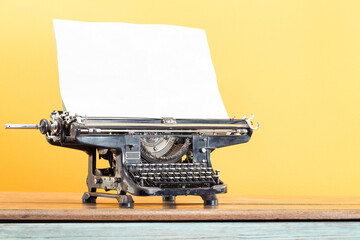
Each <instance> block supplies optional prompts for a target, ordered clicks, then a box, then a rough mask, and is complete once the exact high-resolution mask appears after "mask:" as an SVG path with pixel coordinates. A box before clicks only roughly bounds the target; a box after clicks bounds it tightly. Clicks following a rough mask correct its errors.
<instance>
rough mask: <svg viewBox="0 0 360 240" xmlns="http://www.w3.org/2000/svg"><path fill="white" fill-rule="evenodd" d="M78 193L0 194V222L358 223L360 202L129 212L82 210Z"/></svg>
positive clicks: (275, 202)
mask: <svg viewBox="0 0 360 240" xmlns="http://www.w3.org/2000/svg"><path fill="white" fill-rule="evenodd" d="M81 197H82V193H45V192H0V221H24V222H26V221H253V220H360V197H295V196H292V197H290V196H287V197H286V196H233V195H227V194H223V195H218V199H219V206H217V207H211V208H209V207H204V206H203V201H202V199H201V198H200V197H198V196H178V197H177V198H176V204H163V203H162V199H161V197H134V201H135V206H134V208H133V209H123V208H119V207H118V204H117V201H116V200H114V199H107V198H98V199H97V203H96V204H82V203H81Z"/></svg>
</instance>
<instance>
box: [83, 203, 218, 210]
mask: <svg viewBox="0 0 360 240" xmlns="http://www.w3.org/2000/svg"><path fill="white" fill-rule="evenodd" d="M82 206H83V207H82V208H83V209H104V208H106V209H117V208H119V205H118V204H116V203H97V204H82ZM119 209H121V208H119ZM125 209H126V208H125ZM133 209H217V206H204V205H203V204H201V203H144V202H142V203H135V205H134V207H133Z"/></svg>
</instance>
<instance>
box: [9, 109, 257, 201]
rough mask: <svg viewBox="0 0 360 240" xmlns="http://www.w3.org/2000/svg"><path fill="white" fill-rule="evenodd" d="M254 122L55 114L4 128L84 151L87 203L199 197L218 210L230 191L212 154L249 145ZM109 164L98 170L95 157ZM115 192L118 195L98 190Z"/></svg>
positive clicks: (246, 119)
mask: <svg viewBox="0 0 360 240" xmlns="http://www.w3.org/2000/svg"><path fill="white" fill-rule="evenodd" d="M253 116H254V115H252V116H251V117H250V118H246V117H243V118H242V119H224V120H209V119H173V118H162V119H155V118H154V119H152V118H121V117H113V118H112V117H86V116H85V117H83V116H77V115H70V114H69V112H62V111H54V112H52V113H51V115H50V119H51V120H49V121H48V120H46V119H42V120H41V121H40V123H39V124H6V125H5V128H7V129H39V130H40V132H41V133H42V134H44V135H45V137H46V140H47V141H48V142H49V143H50V144H51V145H54V146H60V147H66V148H72V149H76V150H82V151H85V152H86V153H87V154H88V155H89V159H88V177H87V181H86V183H87V186H88V192H86V193H84V195H83V198H82V200H83V203H95V202H96V198H97V197H109V198H116V199H117V200H118V202H119V206H120V207H133V205H134V201H133V198H132V197H131V195H126V193H130V194H132V195H135V196H163V201H164V202H173V201H175V197H176V196H178V195H199V196H201V197H202V199H203V200H204V205H205V206H216V205H217V203H218V202H217V198H216V194H220V193H226V185H225V184H224V183H223V182H222V181H221V180H220V177H219V172H220V171H219V170H215V171H214V169H213V167H212V165H211V161H210V153H211V152H212V151H214V150H215V149H216V148H221V147H226V146H230V145H235V144H240V143H246V142H248V141H249V140H250V138H251V135H252V133H253V130H255V129H257V128H258V126H259V123H258V124H257V126H256V127H253V124H252V122H251V120H252V118H253ZM97 157H98V158H102V159H106V160H107V161H108V162H109V167H108V168H102V169H99V168H97V167H96V159H97ZM97 189H104V190H105V191H109V190H116V191H117V194H110V193H101V192H96V190H97Z"/></svg>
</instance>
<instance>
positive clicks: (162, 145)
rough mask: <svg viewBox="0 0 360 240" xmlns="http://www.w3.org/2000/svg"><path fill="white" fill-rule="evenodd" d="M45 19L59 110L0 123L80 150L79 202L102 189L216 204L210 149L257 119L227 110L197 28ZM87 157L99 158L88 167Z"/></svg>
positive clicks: (217, 186)
mask: <svg viewBox="0 0 360 240" xmlns="http://www.w3.org/2000/svg"><path fill="white" fill-rule="evenodd" d="M54 27H55V37H56V46H57V50H58V66H59V80H60V92H61V96H62V100H63V110H64V111H54V112H52V113H51V115H50V120H46V119H42V120H41V121H40V123H39V124H28V125H27V124H7V125H6V126H5V128H18V129H39V130H40V132H41V133H42V134H44V135H45V137H46V140H47V141H48V142H49V143H50V144H52V145H55V146H60V147H66V148H72V149H76V150H81V151H85V152H86V153H87V154H88V155H89V159H88V177H87V186H88V191H87V192H86V193H84V195H83V198H82V199H83V203H95V202H96V198H97V197H109V198H115V199H117V200H118V202H119V206H120V207H133V205H134V201H133V199H132V197H131V195H127V193H130V194H132V195H136V196H163V201H164V202H174V201H175V197H176V196H178V195H198V196H201V197H202V199H203V200H204V205H206V206H216V205H217V203H218V202H217V198H216V194H220V193H225V192H226V185H225V184H224V183H223V182H222V181H221V180H220V177H219V172H220V171H218V170H214V169H213V167H212V165H211V161H210V154H211V152H212V151H214V150H215V149H216V148H221V147H225V146H230V145H234V144H239V143H245V142H248V141H249V140H250V138H251V135H252V133H253V130H254V129H257V128H258V125H257V126H253V125H252V122H251V120H252V118H253V115H252V116H251V117H250V118H246V117H243V118H242V119H236V118H235V117H234V118H233V119H230V118H229V117H228V115H227V112H226V110H225V107H224V105H223V103H222V100H221V96H220V93H219V91H218V88H217V81H216V76H215V71H214V67H213V65H212V62H211V56H210V51H209V48H208V46H207V39H206V33H205V31H204V30H200V29H192V28H185V27H179V26H170V25H148V24H127V23H86V22H76V21H67V20H54ZM171 86H174V87H171ZM64 103H65V104H64ZM148 103H149V104H150V105H149V104H148ZM65 105H66V108H65ZM154 105H155V107H154ZM67 110H68V111H67ZM76 113H79V114H76ZM113 115H115V116H122V117H107V116H113ZM91 116H93V117H91ZM95 116H97V117H95ZM99 116H100V117H99ZM104 116H105V117H104ZM124 116H131V117H124ZM166 116H170V117H166ZM97 159H105V160H106V161H108V162H109V166H108V167H107V168H98V167H97V166H96V162H97ZM98 189H103V190H105V191H101V192H98V191H97V190H98ZM110 190H115V191H116V194H113V193H108V191H110Z"/></svg>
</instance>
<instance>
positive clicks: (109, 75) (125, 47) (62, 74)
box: [53, 19, 229, 119]
mask: <svg viewBox="0 0 360 240" xmlns="http://www.w3.org/2000/svg"><path fill="white" fill-rule="evenodd" d="M53 23H54V31H55V39H56V47H57V57H58V67H59V79H60V91H61V97H62V100H63V103H64V105H65V107H66V110H67V111H71V112H73V113H77V114H81V115H87V116H120V117H152V118H161V117H173V118H222V119H223V118H229V117H228V115H227V113H226V110H225V107H224V105H223V102H222V99H221V96H220V93H219V90H218V87H217V81H216V75H215V70H214V67H213V64H212V61H211V56H210V51H209V46H208V43H207V38H206V33H205V30H201V29H194V28H188V27H179V26H170V25H150V24H130V23H111V22H107V23H103V22H101V23H100V22H96V23H95V22H78V21H69V20H55V19H54V20H53Z"/></svg>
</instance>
